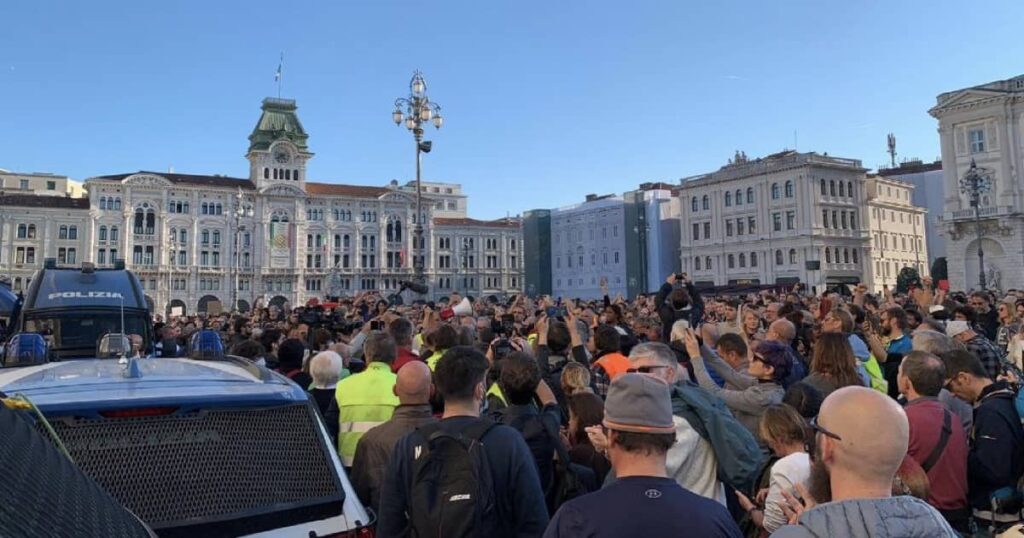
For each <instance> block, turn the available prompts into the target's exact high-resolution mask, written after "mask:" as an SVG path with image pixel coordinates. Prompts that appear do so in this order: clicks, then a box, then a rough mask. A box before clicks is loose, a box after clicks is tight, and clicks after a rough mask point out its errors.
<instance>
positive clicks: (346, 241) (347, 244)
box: [341, 234, 352, 248]
mask: <svg viewBox="0 0 1024 538" xmlns="http://www.w3.org/2000/svg"><path fill="white" fill-rule="evenodd" d="M341 238H342V245H344V246H343V247H342V248H351V246H352V238H351V237H350V236H349V235H348V234H345V235H343V236H341Z"/></svg>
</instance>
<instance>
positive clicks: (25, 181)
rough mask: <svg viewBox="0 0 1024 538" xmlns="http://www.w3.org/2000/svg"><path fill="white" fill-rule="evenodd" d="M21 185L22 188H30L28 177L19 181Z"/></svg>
mask: <svg viewBox="0 0 1024 538" xmlns="http://www.w3.org/2000/svg"><path fill="white" fill-rule="evenodd" d="M19 185H21V188H22V190H28V180H27V179H23V180H21V181H20V182H19Z"/></svg>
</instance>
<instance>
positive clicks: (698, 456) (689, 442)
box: [665, 415, 725, 506]
mask: <svg viewBox="0 0 1024 538" xmlns="http://www.w3.org/2000/svg"><path fill="white" fill-rule="evenodd" d="M672 422H673V424H675V427H676V443H675V444H674V445H672V448H669V449H668V454H666V458H665V470H666V471H667V472H668V476H669V477H670V478H672V479H673V480H675V481H676V482H678V483H679V485H680V486H682V487H683V488H685V489H687V490H689V491H690V492H692V493H695V494H697V495H700V496H701V497H707V498H709V499H712V500H715V501H718V502H719V503H720V504H721V505H722V506H725V487H723V486H722V482H721V481H719V480H718V460H716V459H715V451H714V450H713V449H712V448H711V443H709V442H708V441H707V439H704V438H703V437H701V436H700V433H698V432H697V430H695V429H693V426H690V423H689V422H687V421H686V419H685V418H683V417H679V416H674V415H673V417H672Z"/></svg>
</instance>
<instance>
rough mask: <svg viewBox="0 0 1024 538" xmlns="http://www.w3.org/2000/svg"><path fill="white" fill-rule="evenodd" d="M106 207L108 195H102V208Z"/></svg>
mask: <svg viewBox="0 0 1024 538" xmlns="http://www.w3.org/2000/svg"><path fill="white" fill-rule="evenodd" d="M106 208H107V197H106V196H100V209H106Z"/></svg>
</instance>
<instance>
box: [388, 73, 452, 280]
mask: <svg viewBox="0 0 1024 538" xmlns="http://www.w3.org/2000/svg"><path fill="white" fill-rule="evenodd" d="M391 120H392V121H394V122H395V125H402V123H403V122H404V123H405V128H406V129H408V130H410V131H412V135H413V138H414V139H415V140H416V216H415V219H416V226H415V228H414V229H413V237H415V238H416V241H415V244H414V245H413V246H414V247H417V248H413V252H417V253H418V254H414V255H413V270H414V271H415V273H416V276H415V280H416V282H417V283H421V284H422V283H423V282H424V280H425V279H424V276H423V261H424V260H423V254H422V251H423V250H425V248H426V245H425V244H424V242H423V211H422V209H421V189H420V169H421V164H422V163H421V161H422V159H421V157H422V154H423V153H430V147H431V144H430V141H424V140H423V124H424V123H433V124H434V127H435V128H437V129H440V128H441V125H443V124H444V118H443V117H441V106H440V105H438V104H437V103H435V102H433V101H431V100H430V99H429V98H428V97H427V82H426V80H424V79H423V73H420V72H419V71H416V72H415V73H413V76H412V80H411V81H409V96H408V97H399V98H398V99H395V110H394V112H392V113H391Z"/></svg>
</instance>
